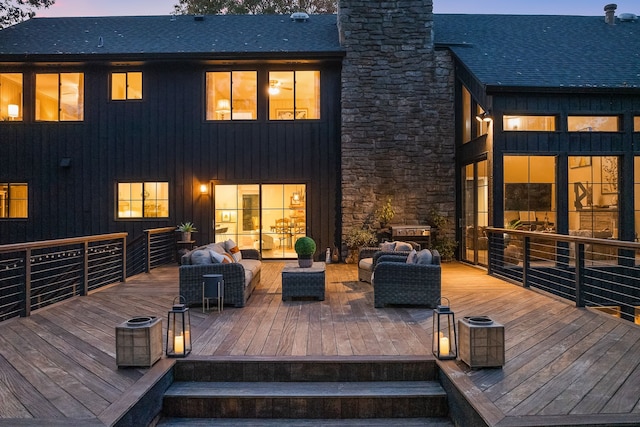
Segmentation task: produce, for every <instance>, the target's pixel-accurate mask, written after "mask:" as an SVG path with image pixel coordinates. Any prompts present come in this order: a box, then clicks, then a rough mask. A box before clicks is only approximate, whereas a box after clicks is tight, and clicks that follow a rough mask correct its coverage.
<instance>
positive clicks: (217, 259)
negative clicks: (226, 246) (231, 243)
mask: <svg viewBox="0 0 640 427" xmlns="http://www.w3.org/2000/svg"><path fill="white" fill-rule="evenodd" d="M209 255H211V260H212V261H213V262H214V263H220V264H222V263H223V262H224V259H225V258H224V255H222V254H221V253H218V252H216V251H209Z"/></svg>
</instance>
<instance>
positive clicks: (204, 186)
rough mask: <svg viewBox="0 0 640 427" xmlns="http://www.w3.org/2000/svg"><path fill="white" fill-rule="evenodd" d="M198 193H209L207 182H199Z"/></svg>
mask: <svg viewBox="0 0 640 427" xmlns="http://www.w3.org/2000/svg"><path fill="white" fill-rule="evenodd" d="M200 194H203V195H204V194H209V187H208V186H207V184H200Z"/></svg>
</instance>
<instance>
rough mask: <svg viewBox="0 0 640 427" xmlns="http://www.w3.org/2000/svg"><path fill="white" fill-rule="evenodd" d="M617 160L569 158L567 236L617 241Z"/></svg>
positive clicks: (601, 157)
mask: <svg viewBox="0 0 640 427" xmlns="http://www.w3.org/2000/svg"><path fill="white" fill-rule="evenodd" d="M618 191H619V190H618V158H617V157H614V156H590V157H584V156H571V157H569V233H570V234H574V235H580V236H583V237H599V238H611V237H613V238H618V225H619V224H618Z"/></svg>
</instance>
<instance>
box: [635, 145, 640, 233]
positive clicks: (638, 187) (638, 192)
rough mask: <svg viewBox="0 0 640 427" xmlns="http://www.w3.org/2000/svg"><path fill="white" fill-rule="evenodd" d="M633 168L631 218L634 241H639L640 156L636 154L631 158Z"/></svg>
mask: <svg viewBox="0 0 640 427" xmlns="http://www.w3.org/2000/svg"><path fill="white" fill-rule="evenodd" d="M633 168H634V179H633V181H634V184H633V197H634V202H635V205H634V207H633V218H634V224H635V241H636V242H639V241H640V156H636V157H634V159H633Z"/></svg>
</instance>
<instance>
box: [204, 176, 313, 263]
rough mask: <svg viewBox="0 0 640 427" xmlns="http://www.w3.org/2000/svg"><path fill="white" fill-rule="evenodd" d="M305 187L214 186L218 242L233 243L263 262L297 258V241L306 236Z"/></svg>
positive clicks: (300, 185) (266, 185) (290, 185)
mask: <svg viewBox="0 0 640 427" xmlns="http://www.w3.org/2000/svg"><path fill="white" fill-rule="evenodd" d="M305 190H306V187H305V185H304V184H297V185H296V184H263V185H258V184H240V185H235V184H224V185H216V186H215V214H214V217H215V236H216V237H215V241H216V242H222V241H225V240H227V239H233V240H234V242H236V243H237V244H238V246H239V247H240V248H241V249H258V250H260V251H262V258H294V257H295V256H296V253H295V251H294V249H293V246H294V244H295V241H296V240H297V239H298V238H299V237H301V236H305V235H306V230H307V226H306V203H305V199H306V197H305Z"/></svg>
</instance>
